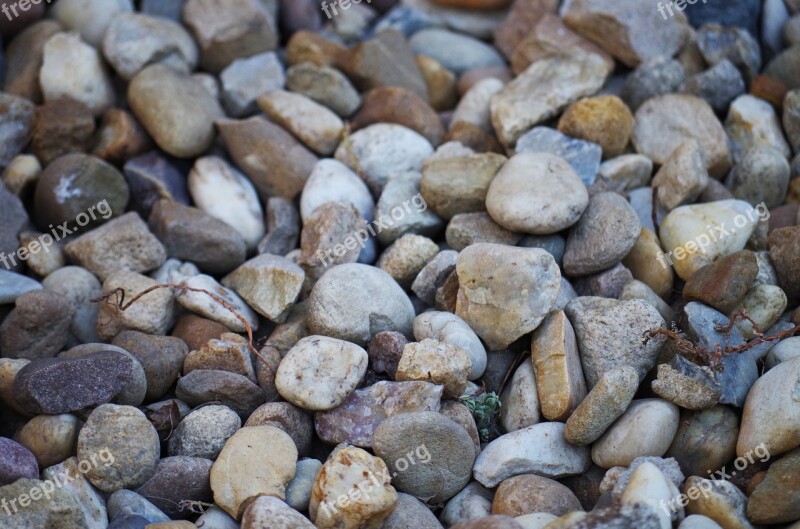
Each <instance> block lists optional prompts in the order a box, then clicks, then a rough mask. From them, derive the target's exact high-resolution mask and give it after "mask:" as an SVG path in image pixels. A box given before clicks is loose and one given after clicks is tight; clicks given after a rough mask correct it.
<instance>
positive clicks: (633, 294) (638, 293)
mask: <svg viewBox="0 0 800 529" xmlns="http://www.w3.org/2000/svg"><path fill="white" fill-rule="evenodd" d="M618 299H619V300H620V301H629V300H632V299H641V300H643V301H646V302H648V303H649V304H651V305H652V306H654V307H655V308H656V310H658V313H659V314H661V317H662V318H664V321H665V322H666V323H667V324H669V323H670V322H673V321H675V311H673V310H672V307H670V306H669V305H667V303H666V302H665V301H664V300H663V299H661V298H660V297H659V296H658V294H656V293H655V291H653V289H652V288H650V287H649V286H647V285H646V284H645V283H643V282H641V281H639V280H638V279H631V280H630V281H628V282H627V283H626V284H625V286H624V287H622V292H620V295H619V298H618Z"/></svg>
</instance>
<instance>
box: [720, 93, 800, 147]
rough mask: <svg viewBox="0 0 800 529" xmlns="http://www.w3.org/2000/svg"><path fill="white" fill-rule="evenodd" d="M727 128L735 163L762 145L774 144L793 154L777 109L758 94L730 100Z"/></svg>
mask: <svg viewBox="0 0 800 529" xmlns="http://www.w3.org/2000/svg"><path fill="white" fill-rule="evenodd" d="M725 131H726V132H727V133H728V136H729V137H730V141H731V143H730V144H731V154H732V155H733V159H734V161H735V162H736V161H740V160H741V159H742V158H743V157H744V155H745V153H747V151H749V150H750V149H752V148H754V147H759V146H765V147H772V148H774V149H775V150H777V151H778V152H780V153H781V154H782V155H783V156H784V157H787V158H788V157H789V156H790V155H791V149H790V148H789V144H788V143H786V140H785V139H784V137H783V133H782V131H781V124H780V121H779V119H778V116H777V115H776V114H775V111H774V109H773V108H772V106H770V104H769V103H767V102H766V101H763V100H761V99H758V98H757V97H753V96H751V95H747V94H745V95H742V96H739V97H737V98H736V100H735V101H734V102H733V103H731V106H730V109H729V111H728V117H727V119H726V120H725Z"/></svg>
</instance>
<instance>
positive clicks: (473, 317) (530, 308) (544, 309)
mask: <svg viewBox="0 0 800 529" xmlns="http://www.w3.org/2000/svg"><path fill="white" fill-rule="evenodd" d="M516 260H520V261H521V262H523V263H525V268H522V267H521V265H518V264H517V262H516ZM456 271H457V273H458V280H459V285H460V286H459V290H458V299H457V306H456V315H458V316H459V317H460V318H461V319H463V320H464V321H465V322H467V324H469V325H470V327H472V329H473V330H474V331H475V333H476V334H477V335H478V336H480V337H481V338H482V339H483V340H484V341H485V342H486V344H487V346H488V348H489V350H492V351H494V350H498V349H502V348H504V347H506V346H508V345H509V344H510V343H512V342H513V341H515V340H516V339H518V338H520V337H521V336H523V335H525V334H527V333H529V332H531V331H532V330H534V329H535V328H536V327H537V326H538V325H539V324H540V323H541V322H542V320H544V318H545V316H546V315H547V313H548V312H549V311H550V310H551V309H552V308H553V304H554V303H555V301H556V297H557V296H558V290H559V286H560V279H561V274H560V273H559V271H558V267H557V266H556V264H555V260H554V259H553V257H552V256H551V255H550V254H549V253H547V252H545V251H544V250H540V249H537V248H530V249H528V248H525V249H523V248H508V247H503V246H501V245H496V244H486V243H481V244H475V245H472V246H470V247H468V248H467V249H465V250H464V251H462V252H461V254H459V256H458V260H457V264H456ZM500 278H502V279H500ZM511 284H513V285H514V288H513V289H509V285H511ZM512 291H513V292H512ZM531 292H536V293H537V295H536V296H534V297H533V298H531V297H530V293H531ZM519 296H522V297H519ZM501 312H502V317H500V316H499V314H500V313H501Z"/></svg>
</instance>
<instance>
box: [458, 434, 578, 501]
mask: <svg viewBox="0 0 800 529" xmlns="http://www.w3.org/2000/svg"><path fill="white" fill-rule="evenodd" d="M589 465H590V459H589V449H588V448H584V447H577V446H573V445H571V444H569V443H567V442H566V441H565V440H564V425H563V424H562V423H558V422H543V423H539V424H535V425H533V426H529V427H528V428H523V429H522V430H517V431H516V432H511V433H507V434H505V435H502V436H500V437H498V438H497V439H495V440H494V441H492V442H491V443H489V444H488V445H487V446H486V447H485V448H484V449H483V451H482V452H481V454H480V455H479V456H478V459H477V460H476V461H475V466H474V467H473V469H472V471H473V474H474V476H475V479H476V480H478V482H480V483H481V485H483V486H485V487H489V488H493V487H496V486H497V485H498V484H500V483H501V482H502V481H504V480H506V479H508V478H510V477H514V476H518V475H520V474H530V473H533V474H537V475H540V476H543V477H548V478H553V479H555V478H560V477H564V476H570V475H575V474H582V473H583V472H585V471H586V470H588V468H589Z"/></svg>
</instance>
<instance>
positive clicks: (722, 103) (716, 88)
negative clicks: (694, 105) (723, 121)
mask: <svg viewBox="0 0 800 529" xmlns="http://www.w3.org/2000/svg"><path fill="white" fill-rule="evenodd" d="M744 91H745V84H744V79H742V74H741V73H739V70H737V69H736V66H734V65H733V63H732V62H731V61H729V60H728V59H723V60H722V61H721V62H719V63H717V64H716V65H714V66H712V67H711V68H709V69H708V70H706V71H705V72H701V73H698V74H695V75H693V76H691V77H689V78H688V79H687V80H686V81H685V82H684V83H683V84H682V85H681V92H684V93H686V94H692V95H695V96H697V97H699V98H702V99H705V100H706V101H707V102H708V104H709V105H711V108H713V109H714V110H716V111H717V112H725V111H726V110H727V109H728V106H729V105H730V103H731V101H733V100H734V99H735V98H736V97H738V96H739V95H741V94H743V93H744Z"/></svg>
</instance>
